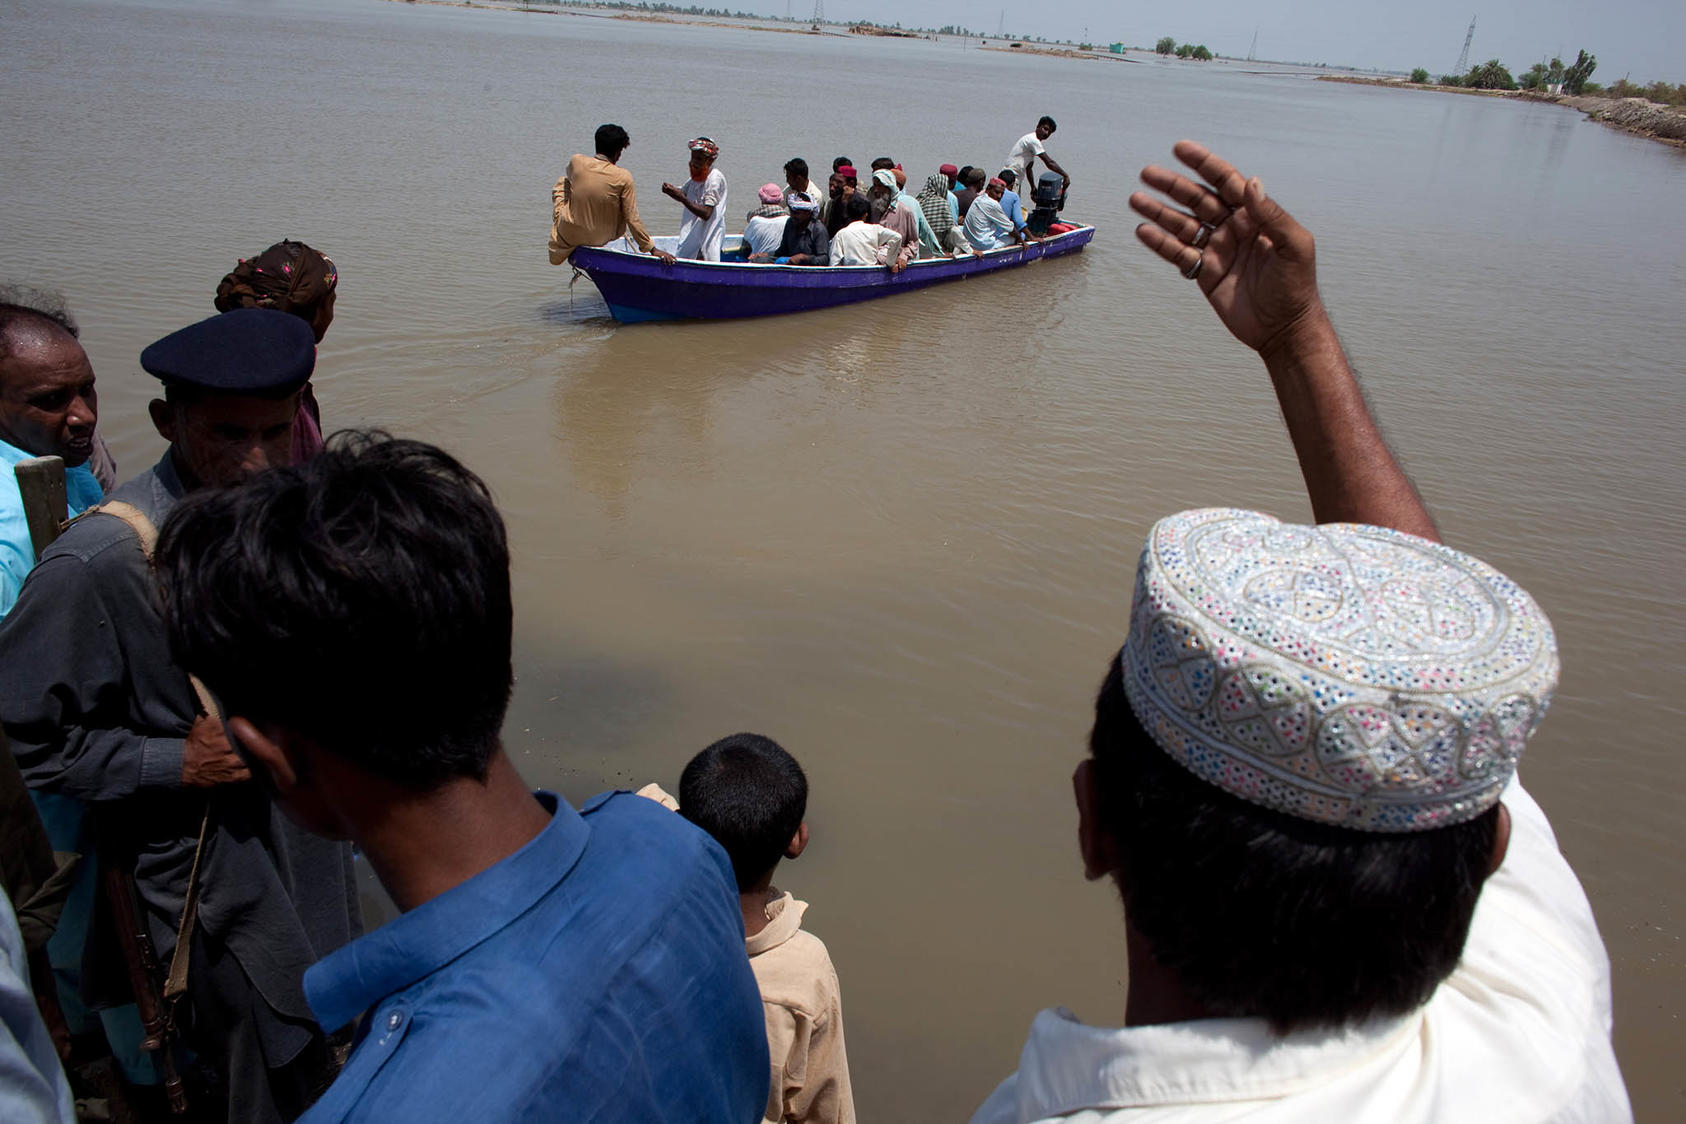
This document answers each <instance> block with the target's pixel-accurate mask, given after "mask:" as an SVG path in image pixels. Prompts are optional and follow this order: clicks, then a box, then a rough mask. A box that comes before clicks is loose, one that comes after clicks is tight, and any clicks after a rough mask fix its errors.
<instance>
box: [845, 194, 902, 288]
mask: <svg viewBox="0 0 1686 1124" xmlns="http://www.w3.org/2000/svg"><path fill="white" fill-rule="evenodd" d="M844 213H845V214H846V215H847V216H848V218H849V223H848V225H847V226H845V227H844V228H843V229H842V230H839V231H838V232H837V234H836V235H835V236H834V237H833V238H832V240H831V259H830V264H831V265H883V266H888V267H889V269H890V272H891V273H900V272H901V271H902V270H903V269H905V268H906V267H907V263H908V259H910V258H912V257H913V251H912V250H911V249H909V248H908V247H906V246H903V245H902V236H901V235H899V234H897V233H896V232H895V231H893V230H891V229H889V228H888V227H883V226H879V225H878V224H877V223H874V222H871V221H869V220H870V219H871V217H872V204H870V203H868V202H867V201H866V196H864V195H860V194H856V195H853V196H851V197H850V198H849V202H848V204H847V205H846V209H845V212H844Z"/></svg>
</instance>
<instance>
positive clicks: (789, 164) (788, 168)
mask: <svg viewBox="0 0 1686 1124" xmlns="http://www.w3.org/2000/svg"><path fill="white" fill-rule="evenodd" d="M784 172H785V175H787V176H802V177H803V178H807V175H808V162H807V161H806V160H804V159H802V157H800V156H792V157H791V158H790V159H789V160H786V161H785V162H784Z"/></svg>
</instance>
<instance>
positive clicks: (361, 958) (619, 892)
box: [158, 434, 768, 1124]
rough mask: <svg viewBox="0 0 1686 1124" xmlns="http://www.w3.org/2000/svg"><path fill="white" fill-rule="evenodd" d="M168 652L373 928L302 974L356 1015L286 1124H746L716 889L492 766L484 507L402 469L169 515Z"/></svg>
mask: <svg viewBox="0 0 1686 1124" xmlns="http://www.w3.org/2000/svg"><path fill="white" fill-rule="evenodd" d="M158 568H159V576H160V578H161V580H162V583H163V586H164V589H165V599H166V603H167V604H168V606H169V612H168V616H169V627H170V638H171V643H172V645H173V646H174V648H175V651H176V652H177V653H178V654H179V656H180V658H181V660H182V662H183V664H184V665H185V666H186V667H188V668H189V669H191V670H193V671H194V672H195V673H197V674H198V675H200V676H201V677H202V678H203V679H204V681H205V683H206V685H207V686H208V687H209V688H210V690H211V691H212V692H214V693H215V694H216V695H217V696H218V698H219V701H220V703H221V705H222V709H223V712H224V714H225V715H227V728H228V733H229V737H230V740H231V741H232V742H234V743H236V744H237V745H238V746H239V747H240V750H241V752H242V753H243V755H244V756H245V757H246V758H247V760H248V761H250V762H251V764H252V770H253V772H254V773H255V774H256V775H258V776H259V777H260V778H263V779H264V780H266V781H267V783H268V785H269V786H270V788H271V789H272V791H273V793H274V795H275V799H276V802H277V803H278V804H279V805H280V806H281V808H282V809H283V810H285V811H286V813H287V814H288V815H290V816H292V817H293V818H294V819H296V820H297V821H298V822H299V823H301V824H302V825H304V826H305V827H307V828H309V829H310V830H312V831H314V832H317V833H319V834H322V835H326V836H329V837H331V838H338V839H350V840H352V841H354V842H355V843H356V844H357V847H358V849H359V850H360V852H361V853H362V855H363V856H364V857H365V858H367V859H368V860H369V863H370V865H371V866H372V867H373V868H374V871H375V873H376V875H377V876H378V877H379V878H380V880H381V884H382V885H383V886H384V887H385V888H386V890H387V892H388V893H389V894H390V895H391V896H392V899H393V901H394V902H395V903H396V904H397V906H398V908H399V909H400V910H401V911H402V914H401V916H399V917H398V918H397V919H395V920H393V921H391V922H389V923H388V924H387V925H385V926H383V927H382V928H380V929H378V930H376V931H375V932H373V933H371V934H369V935H368V936H366V937H364V938H362V939H360V940H357V941H354V942H353V943H351V944H349V945H347V946H345V947H343V948H341V949H339V950H338V951H336V952H334V953H332V954H330V955H329V956H327V957H326V958H324V959H322V960H320V961H318V962H317V963H316V964H315V965H314V966H312V967H311V968H310V969H309V971H308V972H307V973H306V975H305V993H306V996H307V998H308V999H309V1002H310V1005H311V1009H312V1010H313V1011H314V1012H315V1013H316V1015H317V1018H318V1020H319V1021H320V1022H321V1024H322V1025H323V1026H324V1027H328V1028H337V1027H340V1026H343V1025H346V1024H347V1023H349V1022H351V1021H352V1020H353V1019H354V1018H355V1017H356V1016H357V1015H358V1014H359V1013H360V1012H362V1013H364V1018H363V1021H362V1023H361V1025H360V1027H359V1037H358V1040H357V1043H356V1046H355V1048H354V1050H353V1052H352V1054H351V1057H350V1059H349V1061H348V1062H347V1063H346V1066H345V1069H344V1070H343V1071H342V1072H341V1074H340V1076H339V1079H338V1080H337V1081H335V1083H334V1084H333V1086H332V1087H331V1088H329V1089H328V1091H327V1092H326V1093H325V1094H324V1095H323V1097H322V1099H321V1100H319V1101H318V1102H317V1103H316V1104H315V1106H314V1107H312V1108H311V1109H310V1110H309V1111H308V1112H307V1113H306V1114H305V1116H304V1117H303V1119H304V1120H306V1121H311V1122H326V1121H342V1120H343V1121H352V1120H404V1121H453V1122H455V1121H462V1120H489V1121H490V1120H496V1121H518V1120H544V1121H572V1120H594V1121H675V1122H679V1121H684V1122H687V1124H689V1122H703V1121H732V1122H737V1124H748V1122H750V1121H754V1120H758V1119H759V1118H760V1113H761V1108H762V1106H763V1105H765V1103H766V1096H767V1080H768V1061H767V1043H766V1038H765V1034H764V1031H763V1025H762V1022H763V1020H762V1014H761V1002H760V996H759V993H758V991H757V989H756V985H755V979H754V976H753V975H752V973H751V971H750V967H749V963H748V961H747V959H746V958H745V955H744V945H743V940H744V934H743V922H742V920H741V917H740V913H739V908H738V901H737V886H736V882H735V880H734V878H733V875H732V868H731V864H730V862H729V861H728V860H727V858H726V855H725V853H724V852H723V851H722V850H721V849H720V847H719V846H718V845H717V844H715V843H714V842H713V840H711V839H709V838H708V837H707V836H706V835H705V834H704V833H703V832H702V831H700V830H698V829H696V828H695V827H693V826H691V825H690V824H687V823H685V822H684V821H683V820H681V819H680V818H679V817H677V816H673V815H670V814H668V813H667V812H666V811H665V810H663V809H662V808H660V807H658V806H656V805H655V804H653V803H651V802H649V801H647V800H643V799H640V798H638V797H636V796H633V795H631V794H620V793H610V794H605V795H603V796H599V797H597V798H595V799H593V800H590V801H588V802H587V803H586V804H585V805H584V806H583V807H582V808H581V809H580V810H579V811H578V812H576V811H575V810H574V809H573V808H571V807H570V806H569V805H568V803H567V802H566V801H564V800H562V799H561V798H560V797H558V796H555V795H553V794H550V793H544V792H540V793H537V794H535V793H532V792H530V791H529V790H528V788H527V786H526V784H525V783H524V782H523V781H522V779H521V777H520V775H519V774H518V773H517V772H516V771H515V767H514V765H512V764H511V763H510V761H509V758H508V757H507V756H506V755H505V754H504V752H503V750H502V748H501V745H500V743H499V730H500V728H501V726H502V723H503V716H504V711H505V708H506V706H507V704H508V699H509V691H510V686H511V682H512V674H511V667H510V637H511V602H510V585H509V551H508V545H507V541H506V539H505V533H504V526H503V521H502V520H501V519H500V518H499V516H498V513H497V511H496V509H495V508H494V507H493V506H492V502H491V499H490V496H489V495H488V493H487V490H486V486H485V485H484V484H483V483H482V482H481V481H480V479H479V478H478V477H476V476H475V475H474V474H472V473H471V472H469V471H468V470H467V469H466V468H464V467H463V466H462V465H460V464H458V463H457V462H456V461H455V460H453V459H452V458H451V457H449V456H448V455H446V454H445V453H443V452H441V451H440V450H438V449H436V448H433V447H432V446H429V445H424V444H421V443H419V442H413V441H398V440H393V439H391V438H387V437H384V436H381V435H356V434H352V435H341V436H340V437H338V438H336V439H335V440H333V441H330V442H329V444H328V447H327V449H326V450H325V451H324V452H323V453H321V454H319V455H318V456H317V457H315V458H314V459H313V460H311V461H310V462H309V463H308V464H305V465H302V466H296V467H289V468H282V469H276V470H273V471H271V472H268V473H264V474H262V475H259V476H257V477H255V478H253V479H252V480H250V481H248V482H247V483H245V484H243V485H241V486H239V487H238V488H234V489H229V490H219V491H215V492H210V493H206V494H201V495H195V496H192V497H189V498H188V499H187V500H185V501H184V502H183V503H182V505H181V507H180V509H179V510H178V511H177V512H176V513H175V514H174V515H173V516H172V518H171V519H170V521H169V523H168V524H167V525H166V527H165V528H164V531H163V534H162V536H161V538H160V541H159V552H158Z"/></svg>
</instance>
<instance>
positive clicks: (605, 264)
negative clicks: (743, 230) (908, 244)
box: [572, 226, 1095, 323]
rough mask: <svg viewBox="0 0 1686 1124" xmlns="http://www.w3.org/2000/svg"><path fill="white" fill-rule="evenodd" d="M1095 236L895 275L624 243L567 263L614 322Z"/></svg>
mask: <svg viewBox="0 0 1686 1124" xmlns="http://www.w3.org/2000/svg"><path fill="white" fill-rule="evenodd" d="M1094 235H1095V228H1094V227H1092V226H1083V227H1078V228H1077V229H1076V230H1073V231H1070V232H1068V233H1065V234H1059V235H1055V236H1053V237H1051V238H1048V239H1046V240H1044V241H1041V242H1032V243H1030V244H1029V245H1027V246H1012V247H1008V248H1006V249H1001V250H991V251H989V252H988V253H985V254H972V255H968V256H965V257H957V258H934V259H930V260H927V261H918V262H914V263H913V264H912V265H909V266H908V267H907V268H906V269H904V270H902V271H901V272H900V273H891V272H889V271H888V270H886V269H885V268H884V267H882V266H870V265H861V266H837V267H831V266H801V265H750V264H749V263H747V262H700V261H688V260H684V259H681V260H679V261H676V262H674V263H673V264H672V265H666V264H663V263H662V262H661V261H659V260H657V259H656V258H653V257H649V256H647V255H645V254H640V253H637V252H635V251H634V250H633V249H632V248H631V247H630V246H626V245H625V243H624V240H623V241H622V242H621V243H615V244H612V245H610V246H599V247H586V246H582V247H580V248H579V249H577V250H575V251H574V253H573V257H572V261H573V263H574V264H575V265H576V266H578V267H579V268H580V269H582V270H584V271H585V273H586V274H587V275H588V276H590V278H591V280H592V282H593V283H594V284H596V286H597V288H598V290H599V291H600V292H601V293H602V294H603V299H604V300H605V301H607V302H608V305H609V312H610V314H611V315H613V316H614V318H615V319H616V320H621V321H625V322H628V323H636V322H638V321H644V320H674V319H682V318H697V319H731V318H737V317H744V316H770V315H775V314H777V313H781V312H805V311H807V310H809V309H815V308H829V307H831V306H832V305H838V304H850V303H853V302H855V301H864V300H874V299H876V298H878V297H886V296H890V295H892V294H895V293H903V292H907V291H909V290H911V289H923V288H925V287H926V286H929V285H936V284H941V283H942V282H944V281H959V280H964V279H966V278H968V277H976V276H978V275H979V274H983V273H994V272H996V271H998V270H1002V269H1011V268H1013V267H1014V266H1020V265H1024V264H1026V263H1027V262H1033V261H1036V260H1037V259H1039V258H1052V257H1059V256H1061V255H1063V254H1070V253H1075V252H1077V251H1079V250H1081V249H1082V248H1083V247H1084V246H1086V245H1088V243H1089V240H1090V239H1091V238H1093V237H1094ZM657 241H658V244H659V243H660V242H661V241H663V240H661V239H658V240H657Z"/></svg>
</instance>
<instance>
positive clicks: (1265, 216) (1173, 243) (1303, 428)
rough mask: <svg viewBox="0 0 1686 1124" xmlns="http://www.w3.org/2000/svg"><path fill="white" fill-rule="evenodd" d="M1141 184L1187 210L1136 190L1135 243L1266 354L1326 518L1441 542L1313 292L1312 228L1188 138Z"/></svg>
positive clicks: (1315, 504)
mask: <svg viewBox="0 0 1686 1124" xmlns="http://www.w3.org/2000/svg"><path fill="white" fill-rule="evenodd" d="M1174 151H1175V153H1176V155H1177V159H1179V160H1181V161H1182V162H1183V163H1184V164H1186V165H1188V167H1189V168H1191V169H1192V170H1193V171H1195V172H1196V173H1198V175H1199V176H1200V178H1201V179H1202V180H1203V181H1204V182H1203V183H1200V182H1195V181H1193V180H1190V179H1188V178H1187V177H1185V176H1182V175H1179V174H1178V173H1176V172H1174V171H1171V170H1169V169H1166V168H1161V167H1158V166H1157V165H1150V166H1149V167H1146V168H1143V169H1142V182H1143V183H1145V184H1147V185H1148V186H1149V187H1152V188H1154V189H1156V190H1158V191H1160V192H1163V193H1164V194H1165V195H1167V196H1169V197H1170V198H1171V199H1172V200H1173V201H1175V202H1177V203H1180V204H1181V205H1182V206H1183V207H1185V208H1187V210H1186V211H1185V210H1179V209H1178V208H1176V207H1170V206H1167V205H1166V204H1164V203H1163V202H1161V201H1160V200H1158V199H1156V198H1155V197H1153V196H1151V195H1148V194H1147V193H1145V192H1140V191H1138V192H1136V193H1135V194H1134V195H1132V196H1130V206H1131V207H1132V208H1134V209H1135V210H1136V212H1137V213H1139V214H1140V215H1141V216H1142V217H1143V218H1145V219H1147V220H1148V221H1147V222H1145V223H1143V224H1141V225H1140V226H1138V227H1137V228H1136V237H1138V238H1140V239H1141V240H1142V242H1143V243H1144V244H1146V245H1147V246H1148V248H1150V249H1152V250H1153V251H1154V252H1155V253H1157V254H1158V255H1159V256H1160V257H1162V258H1164V259H1165V260H1166V261H1168V262H1171V263H1172V264H1174V265H1176V266H1177V267H1178V268H1179V269H1181V270H1182V272H1183V276H1185V277H1189V278H1192V279H1193V280H1194V281H1195V282H1196V283H1197V284H1198V285H1199V286H1200V291H1201V292H1203V293H1205V294H1206V299H1207V301H1209V302H1210V303H1211V305H1212V310H1213V311H1214V312H1216V313H1217V314H1218V319H1219V320H1221V321H1223V324H1224V327H1226V328H1228V329H1229V330H1230V333H1231V334H1232V335H1234V336H1235V338H1236V339H1238V340H1240V341H1241V342H1242V343H1244V344H1246V345H1247V346H1248V347H1250V348H1252V349H1253V350H1254V351H1256V352H1258V353H1259V356H1260V357H1261V358H1262V359H1263V360H1264V363H1265V368H1266V370H1268V371H1269V372H1270V378H1271V382H1272V383H1273V384H1274V385H1275V387H1276V398H1277V401H1278V402H1279V403H1281V406H1282V416H1283V418H1284V419H1285V420H1286V422H1287V424H1288V436H1289V438H1290V439H1291V440H1292V441H1293V443H1294V452H1295V453H1296V454H1297V455H1298V457H1299V461H1300V472H1301V473H1302V474H1303V475H1304V476H1305V482H1306V490H1307V492H1309V493H1310V496H1311V508H1312V512H1313V513H1314V514H1315V515H1316V517H1317V521H1318V522H1319V523H1370V524H1374V525H1377V526H1382V527H1392V528H1394V529H1395V530H1400V531H1406V532H1408V533H1410V534H1413V535H1420V536H1422V537H1423V538H1427V539H1434V540H1436V541H1438V540H1439V538H1440V534H1439V532H1438V531H1437V530H1436V529H1435V526H1434V520H1433V518H1431V517H1430V515H1429V513H1428V509H1427V508H1426V507H1424V506H1423V501H1422V497H1420V496H1419V495H1417V490H1416V488H1414V487H1413V486H1412V484H1411V481H1410V478H1409V477H1407V476H1406V475H1405V470H1404V469H1402V468H1401V467H1400V466H1399V462H1398V461H1397V460H1395V459H1394V456H1393V453H1392V451H1391V450H1389V449H1388V447H1387V442H1386V441H1384V440H1383V439H1382V434H1381V430H1380V429H1378V428H1377V426H1376V423H1375V419H1374V418H1373V417H1371V415H1370V408H1369V406H1368V405H1367V404H1366V403H1365V401H1364V394H1363V391H1361V390H1360V389H1359V386H1358V380H1357V379H1356V378H1355V377H1354V376H1353V373H1352V368H1351V366H1350V365H1349V364H1348V363H1347V359H1346V353H1345V352H1344V351H1343V350H1342V349H1341V341H1340V339H1339V337H1338V336H1336V335H1335V327H1334V325H1333V324H1332V323H1331V322H1330V320H1329V314H1328V312H1327V311H1325V309H1324V307H1323V300H1322V297H1321V296H1320V295H1319V293H1318V291H1317V268H1316V261H1315V247H1314V243H1313V239H1312V236H1311V232H1310V231H1309V230H1307V229H1306V228H1305V227H1303V226H1301V225H1300V224H1299V223H1297V222H1295V221H1294V219H1293V217H1292V216H1291V215H1289V214H1288V212H1287V211H1285V210H1283V209H1282V208H1281V206H1279V205H1278V204H1277V203H1276V202H1275V201H1274V200H1273V199H1271V198H1270V197H1269V196H1267V195H1266V194H1265V193H1264V187H1263V185H1262V184H1260V182H1259V180H1258V179H1257V178H1254V179H1251V180H1248V179H1246V178H1244V177H1243V176H1242V175H1241V173H1240V172H1237V171H1236V170H1235V168H1233V167H1232V166H1231V165H1230V164H1228V163H1227V162H1225V161H1224V160H1221V159H1219V158H1218V157H1216V156H1214V155H1212V153H1211V152H1210V151H1208V150H1207V149H1206V148H1205V147H1204V146H1202V145H1199V144H1196V143H1194V142H1193V141H1186V140H1185V141H1178V142H1177V144H1176V147H1175V149H1174Z"/></svg>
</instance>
